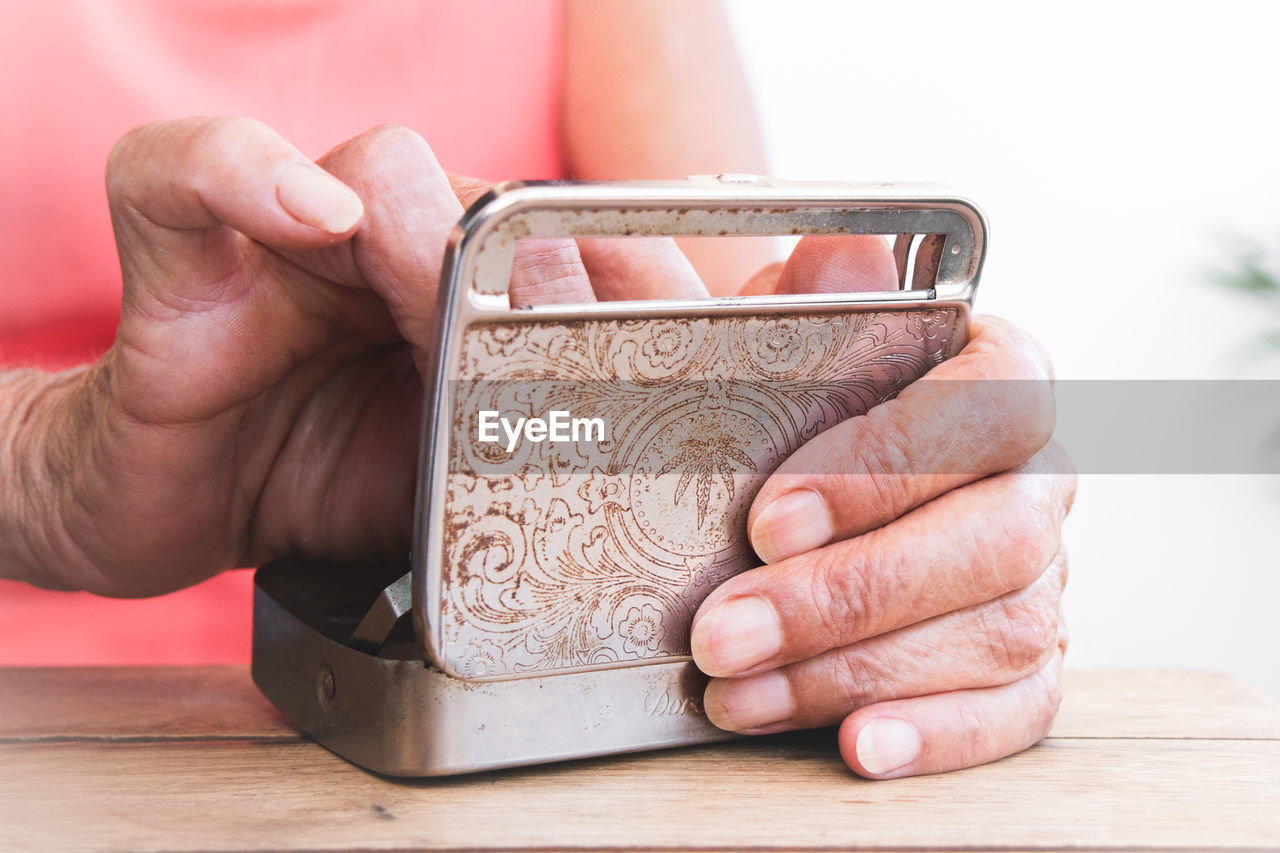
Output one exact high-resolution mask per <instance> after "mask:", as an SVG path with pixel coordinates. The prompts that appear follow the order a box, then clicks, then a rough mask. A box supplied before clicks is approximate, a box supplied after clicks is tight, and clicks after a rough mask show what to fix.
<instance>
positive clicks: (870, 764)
mask: <svg viewBox="0 0 1280 853" xmlns="http://www.w3.org/2000/svg"><path fill="white" fill-rule="evenodd" d="M854 749H855V751H856V752H857V753H858V763H859V764H861V765H862V769H863V770H866V771H867V772H868V773H870V774H871V775H872V776H881V775H883V774H885V773H892V772H893V771H894V770H898V769H901V768H903V767H906V766H907V765H908V764H910V763H911V762H913V761H915V760H916V757H917V756H918V755H919V754H920V733H919V732H918V731H916V727H915V726H913V725H911V724H910V723H908V722H907V721H906V720H899V719H897V718H896V717H879V718H877V719H874V720H872V721H871V722H869V723H867V725H865V726H863V728H862V731H860V732H858V743H857V745H856V746H855V747H854Z"/></svg>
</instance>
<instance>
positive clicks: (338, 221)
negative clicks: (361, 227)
mask: <svg viewBox="0 0 1280 853" xmlns="http://www.w3.org/2000/svg"><path fill="white" fill-rule="evenodd" d="M276 198H277V199H279V200H280V205H281V207H283V208H284V209H285V210H287V211H289V214H290V215H291V216H293V218H294V219H297V220H298V221H299V222H303V223H305V224H307V225H310V226H312V227H315V228H320V229H323V230H325V231H328V232H329V233H331V234H342V233H344V232H346V231H350V230H351V229H352V228H353V227H355V224H356V223H357V222H359V221H360V217H361V216H363V215H364V205H363V204H361V203H360V197H359V196H358V195H356V194H355V193H354V192H352V191H351V189H350V188H349V187H347V186H346V185H345V184H343V183H342V182H341V181H339V180H338V179H337V178H335V177H333V176H332V175H330V174H329V173H328V172H326V171H325V170H324V169H321V168H320V167H319V166H312V165H309V164H303V163H295V164H293V165H292V166H290V167H289V168H287V169H285V171H284V174H283V175H281V176H280V180H279V182H278V183H277V184H276Z"/></svg>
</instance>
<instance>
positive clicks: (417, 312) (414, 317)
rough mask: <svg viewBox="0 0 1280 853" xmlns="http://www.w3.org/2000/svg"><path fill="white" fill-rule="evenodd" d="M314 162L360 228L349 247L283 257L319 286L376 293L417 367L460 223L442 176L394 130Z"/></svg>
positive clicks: (429, 339)
mask: <svg viewBox="0 0 1280 853" xmlns="http://www.w3.org/2000/svg"><path fill="white" fill-rule="evenodd" d="M319 162H320V165H322V166H323V167H324V168H325V169H326V170H327V171H329V172H330V173H332V174H333V175H335V176H337V177H339V178H341V179H342V180H343V181H344V182H346V183H347V184H348V185H349V186H351V187H352V188H353V189H354V190H355V191H356V192H357V193H358V194H359V195H360V197H361V198H363V199H364V203H365V208H366V209H365V218H364V224H363V225H362V227H361V229H360V233H359V235H358V236H357V237H356V238H355V239H353V240H351V241H349V242H348V243H344V244H341V245H337V246H334V247H333V248H332V249H330V250H328V251H325V252H311V253H305V254H300V253H291V254H290V255H289V257H290V258H291V259H292V260H293V261H295V262H296V263H298V264H299V265H300V266H302V267H304V268H305V269H307V270H308V271H310V272H312V273H314V274H316V275H319V276H321V277H323V278H325V279H328V280H332V281H336V282H340V283H343V284H347V285H350V286H354V287H367V288H369V289H370V290H372V291H374V292H375V293H377V295H378V296H379V297H381V299H382V301H383V302H385V303H386V307H387V309H388V310H389V311H390V313H391V317H392V319H393V320H394V322H395V326H396V328H397V330H398V331H399V334H400V336H401V337H402V338H403V339H404V340H406V341H408V342H409V343H410V344H411V345H412V346H413V348H414V351H415V353H416V354H418V355H419V360H420V359H421V354H422V353H424V352H426V351H427V350H428V349H430V348H432V347H433V346H434V338H435V327H434V315H435V309H436V290H437V287H438V285H439V281H440V270H441V266H442V263H443V258H444V247H445V243H446V241H447V239H448V236H449V233H450V232H451V231H452V230H453V227H454V225H456V224H457V222H458V219H459V218H460V217H461V216H462V205H461V204H459V202H458V199H457V197H456V196H455V195H454V191H453V188H452V185H451V184H450V179H449V176H448V175H447V174H446V173H445V171H444V169H443V168H441V166H440V164H439V162H438V161H437V160H436V157H435V154H434V153H433V152H432V150H431V147H430V146H429V145H428V144H427V143H426V141H425V140H424V139H423V138H422V137H421V136H419V135H418V134H416V133H414V132H413V131H411V130H408V129H407V128H403V127H397V126H395V125H384V126H381V127H376V128H373V129H372V130H368V131H366V132H364V133H362V134H360V135H359V136H357V137H354V138H353V139H350V140H348V141H346V142H344V143H342V144H341V145H339V146H337V147H336V148H334V149H332V150H331V151H329V152H328V153H326V154H325V155H324V156H323V157H321V158H320V161H319Z"/></svg>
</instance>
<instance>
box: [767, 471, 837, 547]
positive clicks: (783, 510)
mask: <svg viewBox="0 0 1280 853" xmlns="http://www.w3.org/2000/svg"><path fill="white" fill-rule="evenodd" d="M833 536H835V531H834V530H833V529H832V528H831V513H830V512H828V511H827V502H826V501H825V500H823V499H822V495H820V494H818V493H817V492H815V491H813V490H812V489H797V490H795V491H794V492H787V493H786V494H785V495H783V496H782V497H780V498H778V499H777V500H776V501H774V502H773V503H771V504H769V505H768V506H767V507H765V508H764V512H762V513H760V515H759V517H758V518H756V523H755V524H754V525H752V527H751V545H752V546H753V547H754V548H755V549H756V553H757V554H759V555H760V559H762V560H764V561H765V562H766V563H773V562H776V561H777V560H782V559H786V558H787V557H792V556H795V555H796V554H803V553H804V552H805V551H812V550H813V549H814V548H817V547H819V546H822V545H826V544H827V543H828V542H830V541H831V539H832V537H833Z"/></svg>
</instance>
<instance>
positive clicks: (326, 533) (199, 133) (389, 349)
mask: <svg viewBox="0 0 1280 853" xmlns="http://www.w3.org/2000/svg"><path fill="white" fill-rule="evenodd" d="M486 188H487V185H485V184H483V183H482V182H478V181H470V180H463V179H456V180H454V181H453V185H452V186H451V179H450V177H449V176H447V175H446V174H445V173H444V171H443V170H442V169H441V167H440V166H439V165H438V164H437V163H436V161H435V158H434V157H433V155H432V153H431V151H430V149H429V148H428V146H427V145H426V143H425V142H424V141H423V140H422V139H421V138H420V137H418V136H417V135H415V134H413V133H411V132H409V131H407V130H404V129H402V128H393V127H384V128H378V129H375V130H372V131H369V132H367V133H364V134H362V135H360V136H358V137H356V138H355V139H352V140H351V141H349V142H347V143H345V144H343V145H341V146H339V147H338V148H336V149H334V150H333V151H331V152H329V153H328V154H327V155H325V156H324V157H323V158H322V159H321V160H320V162H319V164H315V163H312V162H310V161H309V160H308V159H307V158H306V157H304V156H303V155H302V154H301V153H300V152H299V151H298V150H297V149H295V148H294V147H293V146H292V145H290V144H289V143H288V142H286V141H285V140H284V139H282V138H281V137H280V136H278V135H277V134H276V133H274V132H273V131H271V130H270V129H268V128H267V127H265V126H263V125H261V124H259V123H257V122H253V121H248V120H244V119H187V120H181V121H173V122H161V123H157V124H152V125H147V126H144V127H141V128H138V129H136V130H134V131H132V132H130V133H129V134H128V135H126V136H125V138H124V139H122V140H121V141H120V142H119V143H118V145H117V146H116V148H115V150H114V151H113V152H112V155H111V158H110V161H109V164H108V170H107V189H108V196H109V201H110V206H111V213H112V220H113V224H114V226H115V230H116V238H117V244H118V248H119V254H120V263H121V268H122V272H123V275H124V300H123V306H122V313H121V322H120V327H119V332H118V334H117V339H116V342H115V345H114V346H113V347H112V349H111V350H110V352H109V353H108V354H107V355H106V356H105V357H104V358H102V359H101V360H100V361H99V362H98V363H96V364H94V365H93V366H92V367H91V368H90V369H89V370H88V371H85V372H83V373H82V374H80V375H79V377H78V380H77V381H75V382H73V383H61V384H59V385H57V386H56V388H55V389H53V390H51V391H50V392H49V394H48V395H46V396H53V397H56V399H53V400H49V399H42V400H41V401H40V403H41V405H39V406H33V407H32V414H31V419H32V420H37V421H38V422H33V423H29V424H27V425H26V428H25V429H24V436H25V437H26V438H25V439H24V441H25V446H24V450H25V451H27V452H25V453H24V454H23V458H24V459H27V460H28V461H29V462H30V464H29V465H28V466H27V468H28V469H29V470H28V471H27V472H26V473H25V475H24V477H23V481H24V482H25V483H26V484H27V486H28V488H27V491H28V492H29V494H28V496H27V502H28V504H29V505H30V509H29V512H30V514H31V516H32V517H34V518H36V519H38V522H37V523H32V524H29V525H24V527H23V531H24V535H25V536H26V537H27V538H28V539H29V540H30V541H29V542H28V543H26V551H27V552H28V553H29V554H31V555H32V556H31V558H30V562H32V563H34V564H35V565H36V568H35V569H33V570H32V571H31V572H30V575H31V579H32V580H34V581H35V582H37V583H40V584H42V585H45V586H52V587H63V588H74V589H87V590H90V591H93V592H97V593H101V594H106V595H119V596H135V595H149V594H155V593H160V592H165V591H168V590H172V589H177V588H179V587H182V586H186V585H189V584H192V583H195V582H197V581H199V580H202V579H204V578H206V577H209V576H210V575H213V574H215V573H217V572H219V571H221V570H223V569H227V568H232V567H236V566H246V565H256V564H259V563H261V562H264V561H266V560H267V559H270V558H272V557H275V556H281V555H298V556H307V557H318V558H324V559H330V560H345V561H350V562H354V563H359V562H364V561H377V560H403V559H405V558H406V555H407V553H408V548H409V539H410V532H411V527H412V508H413V490H414V481H415V466H414V465H413V460H414V459H416V456H417V442H418V424H419V418H420V414H421V394H422V391H421V382H420V380H419V370H418V369H416V368H420V366H421V364H422V362H423V359H424V356H425V353H426V350H427V348H428V347H429V346H431V344H432V341H433V314H434V311H435V307H436V296H435V292H436V286H437V282H438V279H439V276H440V265H441V259H442V252H443V249H444V245H445V240H446V236H447V234H448V232H449V230H450V229H451V228H452V227H453V226H454V224H455V223H456V222H457V220H458V218H459V217H460V215H461V213H462V205H461V204H460V202H459V198H461V199H462V200H463V201H470V200H472V199H474V198H475V197H476V196H477V195H479V194H480V193H481V192H483V191H484V189H486ZM607 254H608V253H607V252H604V251H603V250H601V251H596V252H594V253H593V252H592V251H588V250H584V252H583V255H584V256H587V259H588V265H589V266H591V267H593V268H594V269H593V272H598V273H599V276H600V278H601V281H602V283H604V284H609V282H612V285H611V286H613V287H621V286H623V283H622V279H623V278H625V276H622V275H621V274H618V273H614V274H613V275H612V278H611V277H610V272H611V267H610V259H609V258H608V257H607V256H604V257H597V256H600V255H607ZM674 255H675V249H674V246H669V247H667V248H666V249H659V250H656V251H655V250H651V251H649V252H648V253H647V254H646V253H641V254H640V255H639V256H637V257H632V258H630V259H629V261H628V262H629V263H630V265H631V267H633V268H634V271H637V272H638V273H639V274H644V273H645V272H646V271H648V272H653V271H654V267H655V265H657V266H658V267H659V268H660V269H661V270H662V271H663V272H664V274H665V275H667V277H668V278H670V279H671V280H672V281H673V282H675V284H673V286H674V287H683V286H688V287H700V284H697V277H696V275H694V274H693V271H692V269H691V268H690V267H688V264H687V263H684V264H683V266H682V265H681V263H679V262H675V261H674V260H673V257H674ZM586 269H587V267H586V266H584V264H583V260H582V258H580V257H579V253H578V250H577V248H576V246H575V245H574V244H573V242H572V241H530V245H527V246H523V247H522V249H521V250H520V251H519V252H518V254H517V258H516V268H515V270H514V271H513V276H512V284H511V295H512V301H513V303H515V304H527V303H531V302H548V301H557V300H559V301H586V300H590V299H592V298H593V293H592V290H591V285H590V283H589V282H588V278H587V275H586ZM681 282H683V284H681ZM690 282H692V284H691V283H690Z"/></svg>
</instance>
